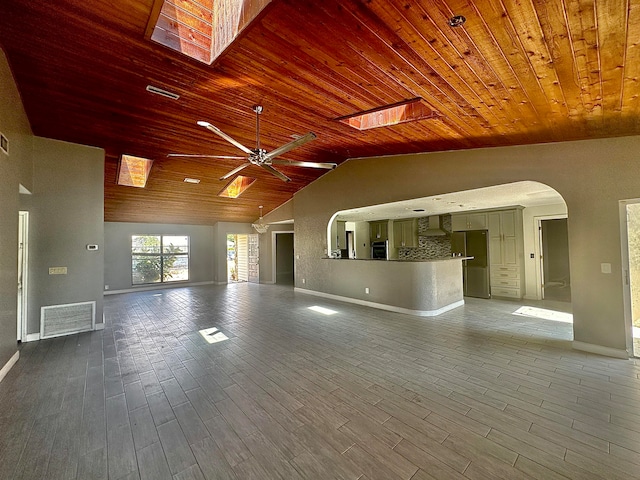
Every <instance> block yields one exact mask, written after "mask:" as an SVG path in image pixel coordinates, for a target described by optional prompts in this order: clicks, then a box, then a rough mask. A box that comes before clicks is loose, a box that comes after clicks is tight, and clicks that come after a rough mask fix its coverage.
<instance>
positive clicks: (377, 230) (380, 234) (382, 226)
mask: <svg viewBox="0 0 640 480" xmlns="http://www.w3.org/2000/svg"><path fill="white" fill-rule="evenodd" d="M369 228H370V230H371V235H370V239H371V241H372V242H383V241H385V240H389V221H388V220H379V221H377V222H369Z"/></svg>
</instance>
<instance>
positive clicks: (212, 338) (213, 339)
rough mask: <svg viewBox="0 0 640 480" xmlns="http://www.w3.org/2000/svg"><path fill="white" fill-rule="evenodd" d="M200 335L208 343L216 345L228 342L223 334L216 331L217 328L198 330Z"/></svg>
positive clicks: (227, 338)
mask: <svg viewBox="0 0 640 480" xmlns="http://www.w3.org/2000/svg"><path fill="white" fill-rule="evenodd" d="M200 335H202V337H203V338H204V339H205V340H206V341H207V342H209V343H218V342H222V341H224V340H229V337H227V336H226V335H225V334H224V333H222V332H221V331H220V330H218V328H217V327H211V328H205V329H204V330H200Z"/></svg>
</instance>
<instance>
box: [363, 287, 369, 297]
mask: <svg viewBox="0 0 640 480" xmlns="http://www.w3.org/2000/svg"><path fill="white" fill-rule="evenodd" d="M364 293H366V294H367V295H369V287H364Z"/></svg>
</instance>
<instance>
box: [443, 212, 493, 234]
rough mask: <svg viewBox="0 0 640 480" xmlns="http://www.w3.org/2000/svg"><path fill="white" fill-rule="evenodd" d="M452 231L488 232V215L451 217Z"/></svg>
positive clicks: (462, 214) (474, 214)
mask: <svg viewBox="0 0 640 480" xmlns="http://www.w3.org/2000/svg"><path fill="white" fill-rule="evenodd" d="M451 229H452V230H453V231H454V232H463V231H465V230H486V229H487V214H486V213H460V214H452V215H451Z"/></svg>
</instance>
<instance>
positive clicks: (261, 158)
mask: <svg viewBox="0 0 640 480" xmlns="http://www.w3.org/2000/svg"><path fill="white" fill-rule="evenodd" d="M253 111H254V112H255V113H256V148H254V149H251V148H247V147H245V146H244V145H242V144H241V143H240V142H238V141H237V140H234V139H233V138H231V137H230V136H229V135H227V134H226V133H224V132H223V131H222V130H220V129H219V128H218V127H216V126H215V125H212V124H210V123H209V122H205V121H203V120H200V121H198V125H200V126H201V127H204V128H206V129H207V130H209V131H211V132H213V133H215V134H216V135H218V136H219V137H222V138H224V139H225V140H226V141H227V142H229V143H230V144H232V145H234V146H235V147H237V148H239V149H240V150H242V151H243V152H244V153H246V154H247V156H246V157H236V156H225V155H191V154H182V153H170V154H169V155H167V156H168V157H191V158H222V159H237V160H246V162H245V163H243V164H242V165H240V166H239V167H236V168H234V169H233V170H231V171H230V172H229V173H226V174H225V175H223V176H222V177H220V180H226V179H227V178H229V177H232V176H233V175H235V174H236V173H238V172H240V171H241V170H243V169H245V168H247V167H249V166H251V165H257V166H259V167H262V168H264V169H265V170H266V171H268V172H269V173H271V174H272V175H275V176H276V177H278V178H279V179H281V180H283V181H285V182H289V181H291V179H290V178H289V177H287V176H286V175H285V174H284V173H282V172H280V171H278V170H276V169H275V168H273V165H289V166H292V167H308V168H324V169H326V170H332V169H334V168H336V167H337V166H338V164H336V163H318V162H298V161H295V160H285V159H282V158H276V157H279V156H280V155H283V154H285V153H287V152H288V151H290V150H293V149H294V148H297V147H299V146H301V145H304V144H305V143H307V142H310V141H311V140H314V139H315V138H316V134H315V133H313V132H309V133H307V134H306V135H303V136H301V137H298V138H296V139H295V140H294V141H292V142H289V143H287V144H285V145H282V146H281V147H278V148H276V149H275V150H272V151H271V152H267V151H266V150H264V149H263V148H260V114H261V113H262V106H261V105H255V106H254V107H253Z"/></svg>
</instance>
